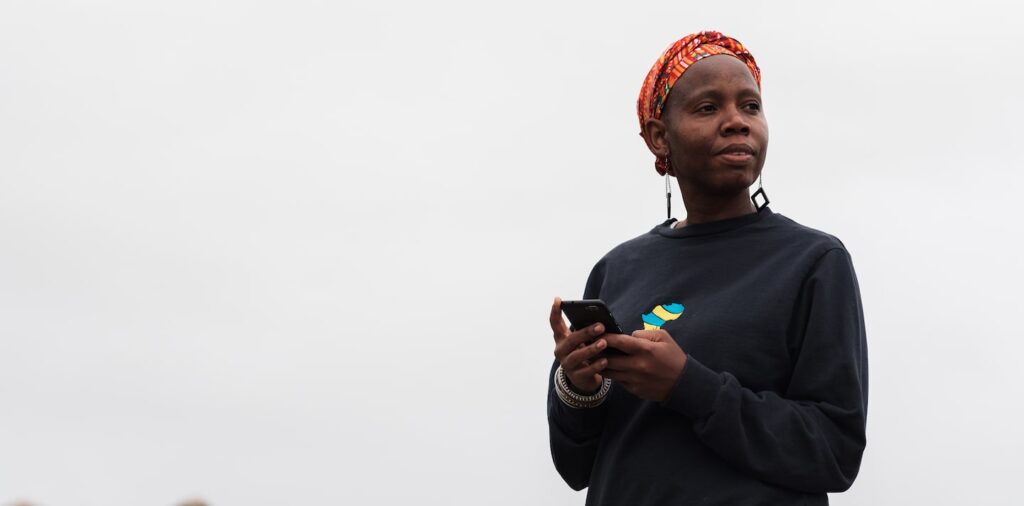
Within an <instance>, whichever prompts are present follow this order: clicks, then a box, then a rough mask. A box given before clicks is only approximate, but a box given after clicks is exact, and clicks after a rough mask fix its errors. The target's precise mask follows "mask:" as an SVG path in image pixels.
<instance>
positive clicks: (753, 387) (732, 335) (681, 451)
mask: <svg viewBox="0 0 1024 506" xmlns="http://www.w3.org/2000/svg"><path fill="white" fill-rule="evenodd" d="M674 221H675V220H674V219H673V220H668V221H666V222H664V223H662V224H661V225H658V226H656V227H655V228H653V229H652V230H651V231H650V232H648V233H646V234H644V235H641V236H639V237H636V238H634V239H632V240H629V241H627V242H625V243H623V244H620V245H619V246H617V247H615V248H614V249H612V250H611V251H610V252H609V253H608V254H607V255H605V256H604V258H602V259H601V260H600V261H599V262H598V263H597V265H595V266H594V269H593V271H592V272H591V274H590V278H589V279H588V280H587V285H586V289H585V291H584V294H583V297H584V298H588V299H591V298H592V299H597V298H600V299H603V300H604V301H605V302H606V303H607V304H608V306H609V308H610V309H611V311H612V314H613V315H614V317H615V319H616V320H617V321H618V323H619V326H620V327H622V330H623V332H624V333H626V334H630V333H632V332H633V331H634V330H639V329H643V328H644V322H647V324H648V328H662V329H663V330H665V331H667V332H668V333H669V334H671V335H672V337H673V338H674V339H675V340H676V342H678V343H679V345H680V347H681V348H682V349H683V351H685V352H686V353H687V356H688V359H687V362H686V365H685V367H684V368H683V372H682V374H681V375H680V377H679V379H678V381H677V382H676V384H675V386H674V387H673V390H672V392H671V393H670V395H669V397H668V398H667V399H666V400H665V401H664V402H660V403H659V402H655V401H647V400H642V399H639V398H637V397H635V396H633V395H631V394H630V393H628V392H626V391H625V389H623V388H621V386H619V385H617V384H615V383H614V382H613V384H612V389H611V391H610V393H609V394H608V395H609V396H608V398H607V399H606V400H605V402H604V404H602V405H601V406H599V407H596V408H592V409H574V408H571V407H568V406H566V405H565V404H563V403H562V402H561V401H560V400H559V399H558V397H557V396H556V394H555V393H554V384H553V383H552V382H551V379H550V375H549V380H548V400H547V405H548V426H549V429H550V435H551V455H552V458H553V460H554V463H555V468H556V469H558V472H559V473H560V474H561V475H562V478H564V479H565V481H566V483H568V484H569V486H570V487H572V488H573V489H575V490H581V489H583V488H584V487H589V490H588V493H587V502H586V503H587V504H588V505H623V506H627V505H628V506H643V505H656V504H658V505H660V504H673V505H685V504H701V505H715V504H722V505H730V506H737V505H754V504H758V505H761V504H808V505H811V504H828V496H827V495H826V492H839V491H843V490H846V489H848V488H849V487H850V485H851V484H852V483H853V480H854V478H856V476H857V471H858V469H859V468H860V461H861V454H862V453H863V451H864V446H865V435H864V431H865V423H866V417H867V400H868V362H867V342H866V340H865V335H864V317H863V310H862V308H861V300H860V291H859V288H858V285H857V278H856V275H855V274H854V270H853V264H852V263H851V260H850V255H849V253H847V251H846V248H845V247H844V246H843V244H842V243H841V242H840V241H839V240H838V239H837V238H835V237H833V236H831V235H828V234H826V233H823V232H820V231H817V230H814V229H811V228H808V227H805V226H803V225H800V224H798V223H796V222H794V221H793V220H791V219H789V218H786V217H785V216H783V215H781V214H776V213H773V212H772V211H771V209H769V208H765V209H763V210H762V211H761V212H760V213H752V214H748V215H744V216H740V217H736V218H730V219H726V220H721V221H716V222H711V223H701V224H695V225H688V226H686V227H683V228H679V229H675V228H672V227H671V225H672V224H673V222H674ZM675 313H678V316H677V317H676V315H675ZM673 318H674V319H673ZM557 365H558V364H557V362H556V363H555V364H553V365H552V368H551V373H552V374H553V373H554V371H555V367H557Z"/></svg>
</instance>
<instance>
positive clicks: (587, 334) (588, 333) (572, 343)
mask: <svg viewBox="0 0 1024 506" xmlns="http://www.w3.org/2000/svg"><path fill="white" fill-rule="evenodd" d="M602 333H604V325H601V324H600V323H595V324H594V325H591V326H589V327H586V328H584V329H580V330H577V331H575V332H570V333H569V335H568V336H566V337H565V338H564V339H561V340H559V339H555V356H556V357H558V361H559V362H562V361H564V360H565V357H566V356H568V355H569V354H570V353H572V352H573V351H574V350H576V348H579V345H580V344H583V343H587V342H589V341H590V340H592V339H594V338H596V337H597V336H599V335H601V334H602Z"/></svg>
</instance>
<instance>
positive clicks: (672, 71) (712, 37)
mask: <svg viewBox="0 0 1024 506" xmlns="http://www.w3.org/2000/svg"><path fill="white" fill-rule="evenodd" d="M716 54H727V55H731V56H735V57H736V58H739V59H740V61H742V62H743V63H745V64H746V65H747V68H749V69H750V73H751V74H753V75H754V80H755V81H757V87H758V88H760V87H761V69H759V68H757V62H755V61H754V55H752V54H750V51H747V48H746V47H744V46H743V44H740V41H738V40H736V39H734V38H732V37H729V36H728V35H725V34H723V33H721V32H715V31H710V30H709V31H703V32H697V33H691V34H690V35H687V36H686V37H683V38H681V39H679V40H677V41H675V42H674V43H673V44H672V45H671V46H669V47H668V49H666V50H665V52H664V53H662V54H661V58H658V61H657V62H656V63H655V64H654V66H653V67H651V70H650V72H648V73H647V78H645V79H644V85H643V87H642V88H640V98H638V99H637V101H636V115H637V116H638V117H639V118H640V135H641V136H643V128H644V122H646V121H647V120H648V119H649V118H655V119H658V118H661V110H662V108H664V107H665V100H666V99H667V98H668V92H669V91H672V85H674V84H675V83H676V81H677V80H678V79H679V77H680V76H682V75H683V72H686V69H688V68H689V67H690V65H693V64H694V63H696V62H697V61H699V60H701V59H704V58H707V57H708V56H714V55H716ZM654 168H655V169H657V171H658V174H665V173H666V172H667V171H668V160H666V159H665V158H664V157H661V156H659V157H658V158H657V160H655V162H654Z"/></svg>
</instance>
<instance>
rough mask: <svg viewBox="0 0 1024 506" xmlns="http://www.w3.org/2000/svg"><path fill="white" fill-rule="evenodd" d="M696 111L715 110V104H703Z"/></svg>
mask: <svg viewBox="0 0 1024 506" xmlns="http://www.w3.org/2000/svg"><path fill="white" fill-rule="evenodd" d="M697 112H715V106H713V105H711V104H704V105H702V106H700V107H698V108H697Z"/></svg>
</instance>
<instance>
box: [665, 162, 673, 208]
mask: <svg viewBox="0 0 1024 506" xmlns="http://www.w3.org/2000/svg"><path fill="white" fill-rule="evenodd" d="M665 165H668V166H669V167H672V160H671V159H670V158H669V153H665ZM668 172H669V171H667V170H666V171H665V213H666V214H667V216H666V217H665V219H668V220H671V219H672V183H671V181H670V180H669V179H670V177H669V175H668Z"/></svg>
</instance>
